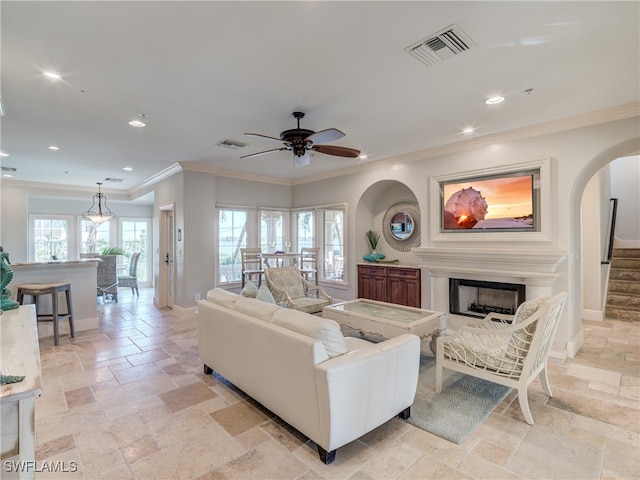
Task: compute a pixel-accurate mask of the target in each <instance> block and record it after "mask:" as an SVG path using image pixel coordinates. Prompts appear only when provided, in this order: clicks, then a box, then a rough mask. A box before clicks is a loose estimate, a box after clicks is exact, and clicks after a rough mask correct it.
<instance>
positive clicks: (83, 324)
mask: <svg viewBox="0 0 640 480" xmlns="http://www.w3.org/2000/svg"><path fill="white" fill-rule="evenodd" d="M99 325H100V323H99V321H98V317H94V318H82V319H80V320H74V321H73V329H74V330H75V331H76V332H84V331H85V330H95V329H97V328H98V327H99ZM58 328H59V329H60V335H68V334H69V320H67V318H66V317H65V318H62V319H61V320H58ZM47 337H53V323H52V322H46V321H41V322H38V338H47Z"/></svg>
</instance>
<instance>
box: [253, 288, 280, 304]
mask: <svg viewBox="0 0 640 480" xmlns="http://www.w3.org/2000/svg"><path fill="white" fill-rule="evenodd" d="M256 300H260V301H262V302H267V303H273V304H275V303H276V299H275V298H273V294H272V293H271V290H269V287H267V286H266V285H262V286H261V287H260V288H259V289H258V295H256Z"/></svg>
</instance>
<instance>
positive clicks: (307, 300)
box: [292, 297, 329, 313]
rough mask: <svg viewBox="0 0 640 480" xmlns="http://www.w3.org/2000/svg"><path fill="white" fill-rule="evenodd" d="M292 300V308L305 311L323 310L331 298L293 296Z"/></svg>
mask: <svg viewBox="0 0 640 480" xmlns="http://www.w3.org/2000/svg"><path fill="white" fill-rule="evenodd" d="M292 300H293V306H292V308H295V309H296V310H300V311H301V312H305V313H317V312H321V311H322V308H323V307H326V306H327V305H329V300H327V299H325V298H313V297H298V298H293V299H292Z"/></svg>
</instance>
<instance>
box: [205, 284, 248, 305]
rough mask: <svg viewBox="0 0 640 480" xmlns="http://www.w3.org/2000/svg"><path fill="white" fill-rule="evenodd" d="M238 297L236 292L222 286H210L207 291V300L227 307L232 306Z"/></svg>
mask: <svg viewBox="0 0 640 480" xmlns="http://www.w3.org/2000/svg"><path fill="white" fill-rule="evenodd" d="M239 298H240V295H238V294H237V293H233V292H228V291H227V290H223V289H222V288H212V289H211V290H209V291H208V292H207V300H208V301H210V302H212V303H217V304H218V305H221V306H223V307H227V308H233V306H234V305H235V303H236V302H237V301H238V299H239Z"/></svg>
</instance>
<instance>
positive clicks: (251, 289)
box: [240, 280, 258, 298]
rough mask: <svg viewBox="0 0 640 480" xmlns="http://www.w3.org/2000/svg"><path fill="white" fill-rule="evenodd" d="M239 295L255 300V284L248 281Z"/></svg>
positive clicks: (256, 292) (256, 291)
mask: <svg viewBox="0 0 640 480" xmlns="http://www.w3.org/2000/svg"><path fill="white" fill-rule="evenodd" d="M240 295H242V296H243V297H248V298H256V296H257V295H258V287H256V284H255V283H253V282H252V281H251V280H249V281H248V282H247V283H245V285H244V288H243V289H242V291H241V292H240Z"/></svg>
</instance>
